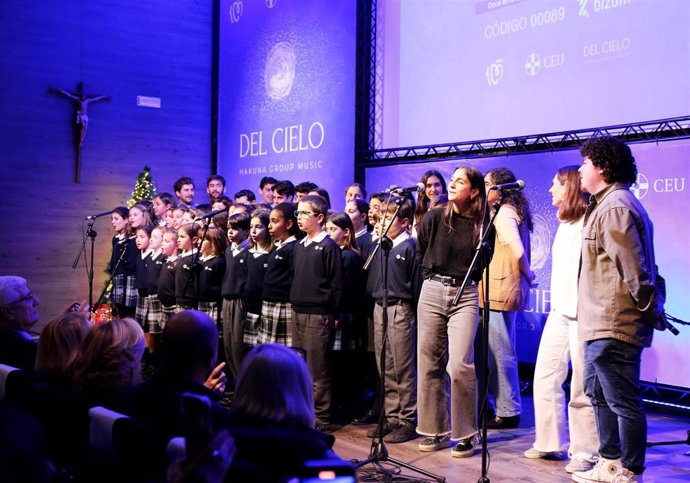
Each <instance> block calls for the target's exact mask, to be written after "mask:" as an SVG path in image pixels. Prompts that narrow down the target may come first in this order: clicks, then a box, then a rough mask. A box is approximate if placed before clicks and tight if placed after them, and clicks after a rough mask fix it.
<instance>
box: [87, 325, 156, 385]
mask: <svg viewBox="0 0 690 483" xmlns="http://www.w3.org/2000/svg"><path fill="white" fill-rule="evenodd" d="M81 352H82V355H81V358H80V359H79V360H78V362H77V367H76V374H75V382H76V385H77V388H79V389H81V390H85V391H90V390H98V389H116V388H122V387H128V386H131V385H133V384H135V383H137V382H139V377H140V375H141V357H142V356H143V354H144V331H143V330H142V329H141V326H140V325H139V324H138V323H137V321H135V320H134V319H129V318H125V319H113V320H110V321H108V322H104V323H102V324H98V325H95V326H93V327H92V328H91V330H90V331H89V333H88V334H87V335H86V338H85V339H84V343H83V344H82V349H81Z"/></svg>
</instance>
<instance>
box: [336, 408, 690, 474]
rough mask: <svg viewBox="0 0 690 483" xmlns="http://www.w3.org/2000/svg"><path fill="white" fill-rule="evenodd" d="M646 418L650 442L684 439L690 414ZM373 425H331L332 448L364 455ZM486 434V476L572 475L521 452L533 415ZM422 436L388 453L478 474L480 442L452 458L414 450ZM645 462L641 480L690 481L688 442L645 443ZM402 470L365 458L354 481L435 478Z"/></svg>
mask: <svg viewBox="0 0 690 483" xmlns="http://www.w3.org/2000/svg"><path fill="white" fill-rule="evenodd" d="M530 402H531V401H530ZM530 409H531V408H530ZM647 421H648V426H649V436H648V440H649V441H650V442H651V441H683V442H685V441H687V438H688V430H690V419H685V418H681V417H675V416H666V415H659V414H655V413H648V414H647ZM373 427H374V425H370V426H355V425H352V424H349V425H346V426H343V427H342V428H340V429H338V430H336V431H334V432H333V435H334V436H335V437H336V443H335V451H336V453H337V454H338V455H339V456H340V457H342V458H344V459H348V460H357V461H362V460H365V459H367V458H368V457H369V453H370V450H371V439H370V438H367V436H366V432H367V430H368V429H370V428H373ZM488 434H489V437H488V448H489V454H490V464H489V471H488V474H487V476H488V478H489V480H490V481H491V482H513V481H515V482H531V483H542V482H549V483H550V482H566V481H572V480H571V477H570V475H568V474H567V473H566V472H565V470H564V467H565V465H566V462H565V461H545V460H531V459H527V458H525V457H524V456H523V455H522V453H523V452H524V451H525V450H526V449H528V448H530V447H531V445H532V442H533V441H534V423H533V422H532V421H523V422H522V423H521V425H520V427H519V428H517V429H513V430H503V431H489V433H488ZM421 440H422V438H421V437H420V438H417V439H415V440H412V441H409V442H407V443H402V444H389V443H386V445H385V446H386V448H387V449H388V453H389V456H390V457H392V458H395V459H398V460H400V461H403V462H405V463H407V464H410V465H413V466H415V467H417V468H421V469H423V470H426V471H428V472H431V473H433V474H435V475H438V476H442V477H445V479H446V481H447V482H448V483H474V482H476V481H477V480H478V479H479V477H480V476H481V465H482V458H481V450H480V448H478V449H477V452H476V453H475V455H474V456H472V457H470V458H453V457H451V455H450V449H444V450H440V451H436V452H433V453H422V452H420V451H418V450H417V444H418V443H419V442H420V441H421ZM646 465H647V470H646V471H645V474H644V481H645V483H662V482H663V483H673V482H690V446H688V445H687V444H685V443H683V444H677V445H668V446H654V447H650V448H647V463H646ZM383 466H384V467H386V468H389V469H391V468H392V469H395V468H394V466H393V465H392V464H391V463H385V464H383ZM400 470H401V475H400V476H403V475H404V476H406V477H407V478H401V479H397V478H396V479H395V480H393V479H386V476H385V475H383V474H382V473H380V472H378V471H376V468H375V465H374V464H372V463H368V464H366V465H364V466H362V467H361V468H360V469H358V470H357V477H358V481H408V482H410V481H433V480H430V479H428V478H427V477H425V476H423V475H421V474H419V473H416V472H414V471H412V470H408V469H404V468H400ZM398 478H399V477H398Z"/></svg>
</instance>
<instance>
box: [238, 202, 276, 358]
mask: <svg viewBox="0 0 690 483" xmlns="http://www.w3.org/2000/svg"><path fill="white" fill-rule="evenodd" d="M269 218H270V211H268V210H266V209H262V208H260V209H258V210H254V211H253V212H252V214H251V221H250V224H249V240H250V244H249V252H248V253H247V323H246V325H245V327H244V344H245V346H249V347H253V346H255V345H256V344H257V340H258V332H259V326H260V319H261V288H262V287H263V284H264V275H265V274H266V268H268V254H269V253H270V252H271V250H273V241H272V240H271V235H269V233H268V224H269V222H270V221H269Z"/></svg>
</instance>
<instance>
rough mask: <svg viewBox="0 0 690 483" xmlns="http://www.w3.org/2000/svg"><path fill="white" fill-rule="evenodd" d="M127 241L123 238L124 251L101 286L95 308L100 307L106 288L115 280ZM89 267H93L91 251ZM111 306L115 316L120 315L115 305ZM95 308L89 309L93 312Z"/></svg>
mask: <svg viewBox="0 0 690 483" xmlns="http://www.w3.org/2000/svg"><path fill="white" fill-rule="evenodd" d="M127 240H128V239H127V238H125V239H124V241H123V243H124V244H125V247H124V249H123V250H122V253H120V257H119V258H118V259H117V263H116V264H115V266H114V267H113V270H112V272H110V278H108V281H107V282H106V283H105V285H104V286H103V290H102V291H101V294H100V295H99V296H98V300H97V301H96V306H95V307H98V306H99V305H101V300H103V297H104V296H105V292H106V290H108V287H109V286H110V284H111V283H112V281H113V278H115V272H117V267H119V266H120V263H122V260H124V258H125V255H126V254H127ZM91 265H92V266H93V251H92V253H91ZM125 280H126V278H125ZM113 305H115V306H114V307H113V308H114V309H115V313H117V315H118V316H119V315H120V313H119V312H118V311H117V304H113ZM95 307H94V306H93V305H92V306H91V309H92V310H95Z"/></svg>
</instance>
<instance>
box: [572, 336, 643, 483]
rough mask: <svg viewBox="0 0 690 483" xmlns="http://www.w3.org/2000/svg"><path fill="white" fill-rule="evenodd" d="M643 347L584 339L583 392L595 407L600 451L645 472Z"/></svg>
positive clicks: (605, 456)
mask: <svg viewBox="0 0 690 483" xmlns="http://www.w3.org/2000/svg"><path fill="white" fill-rule="evenodd" d="M641 355H642V347H639V346H636V345H634V344H630V343H628V342H623V341H621V340H618V339H598V340H592V341H588V342H585V370H584V373H585V374H584V376H585V394H587V396H589V398H590V400H591V401H592V405H593V406H594V417H595V419H596V422H597V430H598V432H599V440H600V446H599V454H600V455H601V456H602V457H604V458H606V459H612V460H615V459H618V458H620V459H621V465H622V466H623V467H624V468H627V469H629V470H630V471H632V472H633V473H637V474H640V473H642V472H643V471H644V460H645V450H646V442H647V418H646V417H645V414H644V410H643V407H642V394H641V391H640V356H641Z"/></svg>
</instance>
